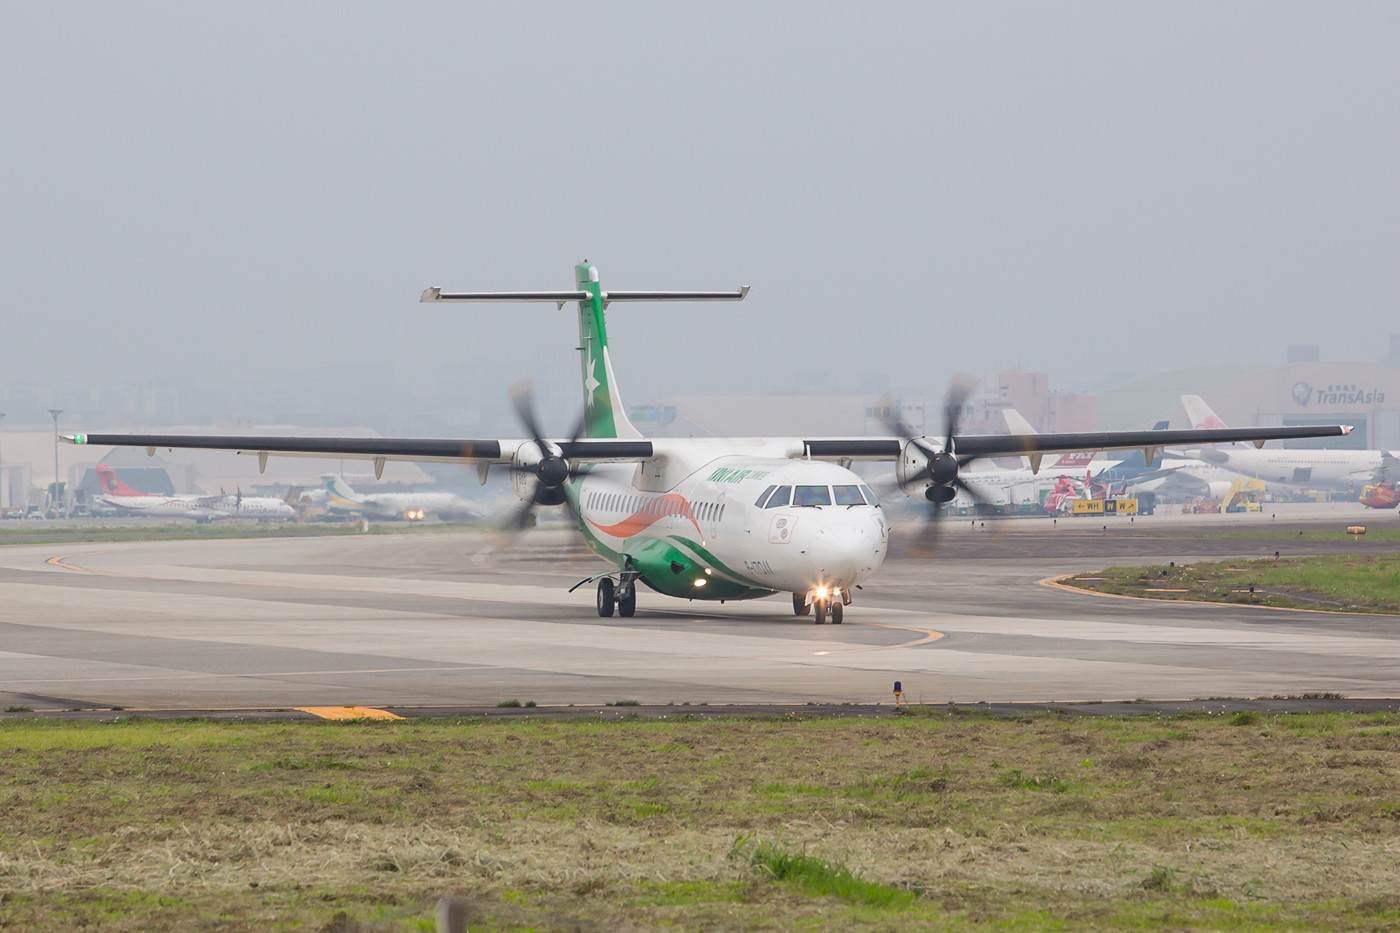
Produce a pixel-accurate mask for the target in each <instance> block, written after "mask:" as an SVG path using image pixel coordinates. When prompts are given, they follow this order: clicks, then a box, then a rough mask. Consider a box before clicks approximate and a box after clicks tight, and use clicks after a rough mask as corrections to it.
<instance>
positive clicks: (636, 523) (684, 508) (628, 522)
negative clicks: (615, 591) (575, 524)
mask: <svg viewBox="0 0 1400 933" xmlns="http://www.w3.org/2000/svg"><path fill="white" fill-rule="evenodd" d="M652 502H676V503H679V505H678V506H677V510H676V511H675V512H671V511H663V512H661V513H659V514H652V513H649V512H644V511H637V512H633V513H632V514H631V515H629V516H627V517H626V518H624V519H623V520H622V521H620V522H617V523H616V524H612V525H600V524H598V523H597V522H595V521H593V519H591V518H586V519H584V521H586V522H588V524H590V525H592V526H593V527H594V528H595V529H597V530H598V531H600V532H602V533H603V534H605V535H609V536H611V537H614V538H630V537H632V536H633V535H636V534H640V533H641V532H643V531H646V530H647V529H648V528H650V527H651V526H652V525H655V524H656V523H657V522H659V521H661V519H663V518H674V517H680V518H685V519H689V520H690V523H691V524H692V525H694V526H695V533H696V534H698V535H701V536H702V537H703V536H704V534H705V533H704V532H703V531H701V530H700V523H699V522H697V521H696V520H695V516H694V515H692V514H691V511H690V503H689V502H686V501H685V497H684V496H678V495H669V496H661V497H659V498H656V499H651V500H648V504H650V503H652Z"/></svg>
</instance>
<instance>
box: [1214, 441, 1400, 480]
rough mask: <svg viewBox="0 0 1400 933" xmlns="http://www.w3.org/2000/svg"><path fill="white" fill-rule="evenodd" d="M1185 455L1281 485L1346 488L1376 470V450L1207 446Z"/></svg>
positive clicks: (1378, 462)
mask: <svg viewBox="0 0 1400 933" xmlns="http://www.w3.org/2000/svg"><path fill="white" fill-rule="evenodd" d="M1188 453H1189V454H1190V455H1191V456H1193V457H1195V458H1196V459H1198V460H1201V461H1203V462H1205V463H1209V464H1212V465H1215V466H1219V467H1223V468H1225V469H1228V470H1232V471H1234V472H1236V473H1239V474H1243V475H1244V476H1247V477H1251V478H1254V479H1260V480H1263V481H1264V482H1265V483H1278V484H1281V485H1285V486H1311V487H1317V486H1346V485H1349V484H1351V483H1362V482H1366V481H1368V480H1369V479H1370V477H1371V476H1372V474H1374V473H1375V472H1376V470H1378V469H1379V468H1380V465H1381V460H1382V459H1383V458H1384V456H1385V455H1384V454H1383V453H1382V452H1381V451H1379V450H1297V449H1287V448H1281V447H1280V448H1271V447H1265V448H1263V449H1259V448H1255V447H1251V446H1232V447H1207V448H1202V449H1199V450H1191V451H1188Z"/></svg>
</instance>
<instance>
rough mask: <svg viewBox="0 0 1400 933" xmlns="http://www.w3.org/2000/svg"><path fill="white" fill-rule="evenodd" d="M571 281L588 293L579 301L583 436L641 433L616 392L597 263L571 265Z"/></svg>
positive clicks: (631, 435) (636, 434)
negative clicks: (572, 274) (572, 271)
mask: <svg viewBox="0 0 1400 933" xmlns="http://www.w3.org/2000/svg"><path fill="white" fill-rule="evenodd" d="M574 281H575V282H576V283H577V284H578V288H579V291H582V292H587V293H588V296H589V297H588V298H587V299H585V300H583V301H580V302H579V303H578V342H579V347H578V350H579V360H580V365H581V367H582V371H583V406H584V407H583V423H584V436H585V437H641V436H642V434H641V432H640V431H638V430H637V429H636V428H635V427H634V426H633V425H632V422H631V421H628V420H627V410H626V409H625V408H624V407H623V405H622V399H621V398H620V397H619V396H618V393H617V380H616V378H615V377H614V376H613V369H612V361H611V359H610V358H609V356H608V328H607V323H606V321H605V319H604V311H603V290H602V286H601V285H599V284H598V269H597V267H595V266H594V265H593V264H592V263H590V262H588V261H587V260H584V261H583V262H581V263H579V264H578V265H576V266H574Z"/></svg>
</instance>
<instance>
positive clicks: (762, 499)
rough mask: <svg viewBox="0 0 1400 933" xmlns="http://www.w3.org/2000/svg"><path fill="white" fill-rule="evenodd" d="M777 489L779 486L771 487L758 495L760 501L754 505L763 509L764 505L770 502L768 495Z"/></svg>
mask: <svg viewBox="0 0 1400 933" xmlns="http://www.w3.org/2000/svg"><path fill="white" fill-rule="evenodd" d="M777 488H778V487H777V486H769V487H768V488H767V489H765V490H763V492H761V493H759V494H758V499H757V500H756V501H755V502H754V505H756V506H758V507H759V508H760V509H761V508H763V503H765V502H767V501H768V494H769V493H770V492H772V491H773V490H775V489H777Z"/></svg>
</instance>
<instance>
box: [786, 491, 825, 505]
mask: <svg viewBox="0 0 1400 933" xmlns="http://www.w3.org/2000/svg"><path fill="white" fill-rule="evenodd" d="M792 504H793V505H796V506H811V505H831V487H829V486H797V487H795V489H794V492H793V496H792Z"/></svg>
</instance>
